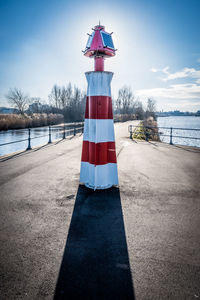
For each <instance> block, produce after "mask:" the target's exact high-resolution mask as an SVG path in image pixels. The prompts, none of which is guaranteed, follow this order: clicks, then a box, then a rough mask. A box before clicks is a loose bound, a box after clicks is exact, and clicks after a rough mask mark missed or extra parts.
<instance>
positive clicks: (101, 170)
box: [80, 162, 118, 190]
mask: <svg viewBox="0 0 200 300" xmlns="http://www.w3.org/2000/svg"><path fill="white" fill-rule="evenodd" d="M80 182H81V183H84V184H85V185H86V186H87V187H89V188H92V189H94V190H96V189H107V188H109V187H111V186H113V185H118V174H117V164H112V163H109V164H106V165H98V166H95V165H92V164H90V163H89V162H81V173H80Z"/></svg>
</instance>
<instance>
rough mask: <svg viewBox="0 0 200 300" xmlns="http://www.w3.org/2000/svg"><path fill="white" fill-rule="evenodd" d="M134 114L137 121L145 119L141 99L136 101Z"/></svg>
mask: <svg viewBox="0 0 200 300" xmlns="http://www.w3.org/2000/svg"><path fill="white" fill-rule="evenodd" d="M133 113H134V114H135V116H136V119H138V120H143V119H144V114H145V112H144V109H143V105H142V102H141V101H140V100H139V99H137V100H136V101H134V104H133Z"/></svg>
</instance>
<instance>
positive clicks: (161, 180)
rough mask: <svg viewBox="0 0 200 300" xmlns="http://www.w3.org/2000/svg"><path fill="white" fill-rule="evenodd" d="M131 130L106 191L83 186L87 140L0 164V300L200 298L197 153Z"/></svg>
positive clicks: (119, 141)
mask: <svg viewBox="0 0 200 300" xmlns="http://www.w3.org/2000/svg"><path fill="white" fill-rule="evenodd" d="M133 123H134V122H131V124H133ZM129 124H130V122H126V123H122V124H116V125H115V133H116V147H117V160H118V173H119V183H120V185H119V187H113V188H111V189H108V190H104V191H95V192H94V191H92V190H90V189H87V188H86V187H84V186H81V185H79V171H80V158H81V145H82V136H81V135H77V136H76V137H71V138H69V137H68V138H67V139H66V140H63V141H59V142H55V143H53V144H49V145H46V146H41V147H38V148H34V149H33V150H31V151H26V152H19V153H15V154H13V155H8V156H5V157H2V158H0V299H1V300H7V299H8V300H10V299H53V298H54V299H88V300H95V299H101V300H104V299H115V300H116V299H119V300H123V299H124V300H125V299H127V300H128V299H134V298H136V299H138V300H140V299H147V300H148V299H198V298H199V299H200V184H199V182H200V180H199V178H200V149H197V148H191V147H183V146H175V145H168V144H164V143H159V142H156V143H155V142H150V143H148V142H145V141H132V140H130V139H129V135H128V131H127V127H128V125H129ZM135 124H136V122H135Z"/></svg>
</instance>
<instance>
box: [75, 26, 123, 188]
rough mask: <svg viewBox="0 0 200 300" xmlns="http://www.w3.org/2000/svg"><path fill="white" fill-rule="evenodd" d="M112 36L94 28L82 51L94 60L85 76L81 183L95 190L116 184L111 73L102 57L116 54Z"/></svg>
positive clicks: (97, 27) (99, 27) (96, 27)
mask: <svg viewBox="0 0 200 300" xmlns="http://www.w3.org/2000/svg"><path fill="white" fill-rule="evenodd" d="M111 35H112V33H111V34H110V33H108V32H106V31H105V27H104V26H102V25H100V24H99V25H97V26H95V28H94V29H93V32H92V34H91V35H89V38H88V42H87V45H86V49H85V51H83V52H84V55H85V56H87V57H90V58H94V71H91V72H86V73H85V75H86V79H87V83H88V88H87V100H86V110H85V122H84V134H83V146H82V157H81V171H80V182H81V183H83V184H85V185H86V186H87V187H89V188H91V189H94V190H96V189H107V188H109V187H111V186H113V185H118V174H117V160H116V151H115V135H114V123H113V111H112V98H111V88H110V83H111V80H112V77H113V73H112V72H106V71H104V60H105V58H106V57H107V58H108V57H112V56H114V55H115V48H114V45H113V41H112V36H111Z"/></svg>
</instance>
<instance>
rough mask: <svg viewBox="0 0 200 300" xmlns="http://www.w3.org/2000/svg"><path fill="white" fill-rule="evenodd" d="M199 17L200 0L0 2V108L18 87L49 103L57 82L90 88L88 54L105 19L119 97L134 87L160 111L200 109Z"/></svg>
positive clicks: (109, 66) (110, 66) (110, 67)
mask: <svg viewBox="0 0 200 300" xmlns="http://www.w3.org/2000/svg"><path fill="white" fill-rule="evenodd" d="M199 13H200V0H188V1H185V0H159V1H158V0H151V1H150V0H136V1H133V0H132V1H118V0H115V1H113V0H110V1H105V0H101V1H96V3H95V1H93V2H92V1H87V0H86V1H78V0H74V1H66V0H65V1H64V0H59V1H56V0H42V1H41V0H34V1H30V0H12V1H11V0H0V106H4V105H8V104H7V101H6V98H5V94H6V93H7V92H8V90H9V88H12V87H18V88H21V89H22V90H23V91H24V92H26V93H28V94H29V95H30V96H32V97H41V98H42V99H44V100H46V101H47V100H48V94H49V93H50V91H51V88H52V86H53V85H54V84H55V83H56V84H58V85H66V84H67V83H68V82H69V81H70V82H71V83H72V84H75V85H77V86H79V87H80V88H82V89H86V79H85V75H84V72H86V71H89V70H93V60H92V59H89V58H86V57H84V56H83V54H82V52H81V50H83V49H84V47H85V45H86V42H87V35H86V34H87V32H91V28H92V27H93V26H95V25H96V24H98V21H99V19H100V20H101V23H102V24H103V25H105V27H106V30H108V32H112V31H113V32H114V34H113V40H114V44H115V47H116V48H118V51H117V52H116V56H115V57H114V58H110V59H107V60H106V62H105V70H109V71H113V72H114V73H115V75H114V77H113V81H112V92H113V96H114V97H117V92H118V89H119V88H120V87H122V86H123V85H128V86H131V88H132V90H133V91H134V94H135V96H136V97H139V98H140V99H141V100H142V101H143V102H144V103H145V101H146V98H147V97H153V98H154V99H155V100H156V101H157V108H158V110H161V109H163V110H174V109H179V110H182V111H187V110H190V111H196V110H199V109H200V34H199V28H200V18H199Z"/></svg>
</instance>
